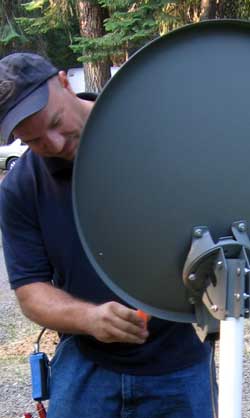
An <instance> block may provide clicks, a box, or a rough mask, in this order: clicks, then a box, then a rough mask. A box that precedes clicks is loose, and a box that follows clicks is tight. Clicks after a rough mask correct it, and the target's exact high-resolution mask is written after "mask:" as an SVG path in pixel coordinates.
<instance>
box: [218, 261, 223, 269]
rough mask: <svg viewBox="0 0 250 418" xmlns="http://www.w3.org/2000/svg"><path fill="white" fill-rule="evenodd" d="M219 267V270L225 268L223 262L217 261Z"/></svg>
mask: <svg viewBox="0 0 250 418" xmlns="http://www.w3.org/2000/svg"><path fill="white" fill-rule="evenodd" d="M217 267H218V268H219V269H222V267H223V261H217Z"/></svg>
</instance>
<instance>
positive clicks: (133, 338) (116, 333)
mask: <svg viewBox="0 0 250 418" xmlns="http://www.w3.org/2000/svg"><path fill="white" fill-rule="evenodd" d="M145 341H146V338H145V337H139V336H137V335H134V334H131V333H127V332H125V331H123V330H121V329H118V328H115V327H111V328H110V342H121V343H130V344H143V343H145Z"/></svg>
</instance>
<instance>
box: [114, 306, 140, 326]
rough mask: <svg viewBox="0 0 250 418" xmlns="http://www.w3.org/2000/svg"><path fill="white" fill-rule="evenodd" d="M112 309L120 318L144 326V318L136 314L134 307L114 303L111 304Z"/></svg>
mask: <svg viewBox="0 0 250 418" xmlns="http://www.w3.org/2000/svg"><path fill="white" fill-rule="evenodd" d="M112 309H113V311H114V313H115V314H116V315H118V316H119V317H120V318H121V319H123V320H125V321H128V322H131V323H133V324H135V325H137V326H139V327H141V328H144V327H145V322H144V320H143V319H142V318H141V317H139V316H138V315H137V311H136V310H135V309H130V308H127V307H126V306H124V305H121V304H119V303H116V304H114V305H113V306H112Z"/></svg>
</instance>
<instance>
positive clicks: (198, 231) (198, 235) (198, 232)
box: [194, 228, 203, 238]
mask: <svg viewBox="0 0 250 418" xmlns="http://www.w3.org/2000/svg"><path fill="white" fill-rule="evenodd" d="M202 234H203V232H202V229H201V228H196V229H195V230H194V237H195V238H201V237H202Z"/></svg>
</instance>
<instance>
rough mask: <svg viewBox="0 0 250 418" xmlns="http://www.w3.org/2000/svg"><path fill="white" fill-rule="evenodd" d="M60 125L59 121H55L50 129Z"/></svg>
mask: <svg viewBox="0 0 250 418" xmlns="http://www.w3.org/2000/svg"><path fill="white" fill-rule="evenodd" d="M60 124H61V119H57V120H55V122H53V125H52V128H56V127H57V126H59V125H60Z"/></svg>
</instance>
